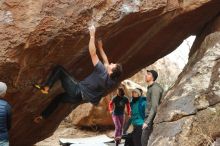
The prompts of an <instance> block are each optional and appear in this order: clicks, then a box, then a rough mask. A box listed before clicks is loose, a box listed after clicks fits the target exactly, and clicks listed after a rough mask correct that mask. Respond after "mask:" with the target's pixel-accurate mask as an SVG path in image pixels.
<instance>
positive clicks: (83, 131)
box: [35, 120, 114, 146]
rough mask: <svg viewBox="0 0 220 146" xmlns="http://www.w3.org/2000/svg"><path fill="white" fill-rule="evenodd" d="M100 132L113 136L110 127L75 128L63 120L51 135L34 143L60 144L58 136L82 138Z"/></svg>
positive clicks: (52, 145)
mask: <svg viewBox="0 0 220 146" xmlns="http://www.w3.org/2000/svg"><path fill="white" fill-rule="evenodd" d="M101 134H106V135H107V136H109V137H113V135H114V130H112V129H111V128H102V129H100V128H97V127H91V128H77V127H76V126H73V125H72V124H71V123H70V122H69V121H68V120H64V121H63V122H62V123H61V124H60V126H59V128H58V129H57V130H56V131H55V132H54V134H53V135H52V136H51V137H49V138H47V139H45V140H43V141H41V142H39V143H37V144H35V146H60V145H59V139H60V138H82V137H91V136H97V135H101Z"/></svg>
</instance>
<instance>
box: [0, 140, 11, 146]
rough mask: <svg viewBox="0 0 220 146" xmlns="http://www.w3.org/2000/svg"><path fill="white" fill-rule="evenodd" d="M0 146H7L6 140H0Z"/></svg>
mask: <svg viewBox="0 0 220 146" xmlns="http://www.w3.org/2000/svg"><path fill="white" fill-rule="evenodd" d="M0 146H9V142H8V141H6V140H0Z"/></svg>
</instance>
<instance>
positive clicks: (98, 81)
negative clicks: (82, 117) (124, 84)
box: [34, 26, 122, 123]
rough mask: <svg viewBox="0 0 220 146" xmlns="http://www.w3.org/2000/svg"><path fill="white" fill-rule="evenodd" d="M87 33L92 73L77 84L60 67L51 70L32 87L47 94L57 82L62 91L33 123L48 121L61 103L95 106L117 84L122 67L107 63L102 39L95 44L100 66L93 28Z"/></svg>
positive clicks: (94, 29)
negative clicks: (59, 82)
mask: <svg viewBox="0 0 220 146" xmlns="http://www.w3.org/2000/svg"><path fill="white" fill-rule="evenodd" d="M89 32H90V41H89V53H90V56H91V59H92V63H93V65H94V70H93V72H92V73H91V74H90V75H89V76H87V77H86V78H85V79H84V80H82V81H79V82H78V81H77V80H76V79H75V78H74V77H72V76H71V75H70V73H68V72H67V71H66V70H65V69H64V68H63V67H62V66H57V67H55V68H54V69H53V71H52V72H51V75H50V76H49V78H48V80H47V81H46V82H45V83H44V84H42V85H38V84H35V85H34V86H35V88H37V89H39V90H40V91H41V92H42V93H43V94H48V93H49V91H50V89H51V88H52V87H53V85H54V83H55V82H56V81H58V80H60V81H61V84H62V87H63V89H64V91H65V92H63V93H61V94H59V95H57V96H56V97H55V98H54V99H53V100H52V101H51V103H50V104H49V105H48V106H47V107H46V109H44V111H43V112H42V113H41V115H40V116H37V117H35V119H34V122H35V123H40V122H41V121H42V120H43V119H46V118H48V117H49V116H50V115H51V114H52V113H53V112H54V110H55V109H56V108H57V107H58V105H59V103H61V102H67V103H72V104H81V103H83V102H91V103H93V104H95V105H96V104H98V103H99V101H100V100H101V98H102V97H103V95H104V94H105V93H106V92H107V91H108V90H109V89H111V88H112V87H114V86H116V85H117V84H118V82H119V77H120V76H121V74H122V66H121V65H120V64H115V63H109V61H108V58H107V56H106V54H105V52H104V49H103V44H102V41H101V40H99V41H98V50H99V53H100V55H101V57H102V60H103V63H102V62H101V61H100V59H99V57H98V55H97V54H96V52H97V51H96V46H95V32H96V28H95V27H94V26H91V27H90V28H89Z"/></svg>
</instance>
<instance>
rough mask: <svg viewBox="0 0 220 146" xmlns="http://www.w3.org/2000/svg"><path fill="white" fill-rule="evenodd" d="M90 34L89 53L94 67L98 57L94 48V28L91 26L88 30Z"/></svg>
mask: <svg viewBox="0 0 220 146" xmlns="http://www.w3.org/2000/svg"><path fill="white" fill-rule="evenodd" d="M89 32H90V40H89V53H90V56H91V59H92V63H93V65H94V66H96V64H97V63H98V62H99V58H98V55H97V54H96V47H95V26H93V25H92V26H91V27H90V28H89Z"/></svg>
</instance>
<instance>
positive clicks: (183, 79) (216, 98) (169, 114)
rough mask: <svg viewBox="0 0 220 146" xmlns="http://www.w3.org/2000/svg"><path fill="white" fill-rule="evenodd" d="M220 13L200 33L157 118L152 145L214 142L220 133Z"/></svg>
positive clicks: (198, 145) (196, 144) (181, 145)
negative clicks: (219, 15)
mask: <svg viewBox="0 0 220 146" xmlns="http://www.w3.org/2000/svg"><path fill="white" fill-rule="evenodd" d="M219 114H220V17H217V18H216V19H215V20H214V21H213V22H211V23H210V24H209V25H208V26H207V27H206V28H205V29H204V31H203V33H201V34H200V35H198V36H197V38H196V40H195V42H194V44H193V47H192V49H191V53H190V58H189V62H188V64H187V66H186V67H185V68H184V71H183V72H182V73H181V75H180V76H179V78H178V80H177V82H176V83H175V85H174V86H173V87H172V89H171V90H169V91H168V93H167V95H166V96H165V98H164V99H163V102H162V104H161V105H160V107H159V109H158V113H157V115H156V118H155V120H154V123H155V124H154V130H153V133H152V135H151V137H150V141H149V144H148V145H149V146H166V145H167V146H168V145H169V146H177V145H178V146H186V145H190V146H200V145H211V144H212V142H213V141H214V140H215V139H218V138H219V136H220V127H219V126H220V125H219V122H220V118H219Z"/></svg>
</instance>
